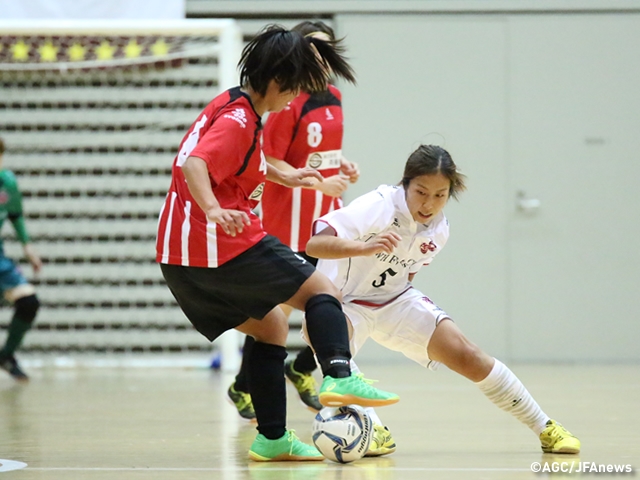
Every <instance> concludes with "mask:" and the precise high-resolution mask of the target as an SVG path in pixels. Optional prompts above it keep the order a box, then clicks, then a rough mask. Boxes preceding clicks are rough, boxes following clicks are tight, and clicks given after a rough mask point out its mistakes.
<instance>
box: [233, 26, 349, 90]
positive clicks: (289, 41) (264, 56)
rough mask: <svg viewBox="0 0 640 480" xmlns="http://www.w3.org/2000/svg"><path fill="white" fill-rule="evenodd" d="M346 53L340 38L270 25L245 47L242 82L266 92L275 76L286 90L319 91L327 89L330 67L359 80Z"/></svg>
mask: <svg viewBox="0 0 640 480" xmlns="http://www.w3.org/2000/svg"><path fill="white" fill-rule="evenodd" d="M314 47H315V48H314ZM316 52H317V53H316ZM343 54H344V47H343V46H342V45H341V44H339V43H338V42H335V41H328V42H327V41H323V40H319V39H317V38H313V37H307V38H305V37H304V36H303V35H302V34H301V33H300V32H296V31H291V30H287V29H285V28H283V27H281V26H279V25H268V26H267V27H265V28H264V29H263V30H262V31H261V32H260V33H259V34H258V35H257V36H256V37H254V38H253V40H251V41H250V42H249V43H248V44H247V45H246V46H245V47H244V49H243V50H242V56H241V57H240V61H239V62H238V67H239V68H240V84H241V85H242V86H243V87H246V86H250V87H251V88H252V89H253V90H254V91H256V92H257V93H258V94H260V95H263V96H264V95H265V94H266V92H267V87H268V86H269V82H271V80H275V81H276V82H278V84H279V86H280V91H283V92H284V91H289V90H305V91H307V92H316V91H322V90H325V88H326V84H327V73H326V72H327V71H331V72H333V73H334V74H335V75H338V76H340V77H342V78H344V79H345V80H347V81H349V82H352V83H355V76H354V73H353V69H352V68H351V66H350V65H349V64H348V63H347V60H346V59H345V58H344V56H343Z"/></svg>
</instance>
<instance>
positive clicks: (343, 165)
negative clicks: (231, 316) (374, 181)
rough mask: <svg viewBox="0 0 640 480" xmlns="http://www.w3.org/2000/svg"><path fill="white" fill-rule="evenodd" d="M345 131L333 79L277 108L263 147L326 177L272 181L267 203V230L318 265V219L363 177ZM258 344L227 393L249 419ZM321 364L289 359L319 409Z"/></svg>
mask: <svg viewBox="0 0 640 480" xmlns="http://www.w3.org/2000/svg"><path fill="white" fill-rule="evenodd" d="M292 30H294V31H297V32H300V33H301V34H302V35H305V36H314V37H315V38H319V39H321V40H329V41H332V40H335V34H334V32H333V29H332V28H331V27H329V26H327V25H326V24H325V23H323V22H320V21H316V22H310V21H306V22H302V23H299V24H298V25H296V26H295V27H293V29H292ZM342 136H343V119H342V104H341V94H340V91H339V90H338V89H337V88H336V87H334V86H333V85H330V84H328V83H327V88H326V89H324V90H323V91H318V92H301V93H300V95H298V96H297V97H296V98H295V99H294V100H293V101H292V102H291V103H290V104H289V105H287V106H286V107H285V108H284V109H283V110H281V111H280V112H273V113H271V114H270V115H269V118H268V119H267V122H266V124H265V128H264V141H263V150H264V153H265V155H266V158H267V162H268V163H269V164H271V165H273V166H275V167H277V168H278V169H279V170H282V171H294V170H295V169H298V168H304V167H311V168H313V169H315V170H316V171H318V172H319V173H320V174H322V176H323V177H324V181H322V182H317V181H316V182H314V185H313V186H311V187H307V188H302V187H296V188H288V187H286V186H283V185H279V184H277V183H273V182H266V183H265V188H264V193H263V196H262V203H261V210H262V222H263V225H264V229H265V231H266V232H268V233H269V234H271V235H274V236H275V237H277V238H278V239H279V240H280V241H281V242H282V243H284V244H285V245H287V246H289V247H290V248H291V249H292V250H293V251H294V252H296V253H298V254H299V255H301V256H302V257H304V258H305V259H306V260H307V261H308V262H309V263H311V264H313V265H315V264H316V262H317V259H315V258H311V257H307V256H306V253H305V246H306V244H307V241H308V240H309V238H310V236H311V227H312V225H313V222H314V221H315V220H316V219H317V218H318V217H320V216H321V215H324V214H326V213H329V212H331V211H333V210H335V209H337V208H340V207H341V206H342V200H341V198H340V195H341V194H342V193H343V192H344V191H345V189H346V188H347V185H348V181H351V182H352V183H354V182H355V181H357V179H358V176H359V172H358V168H357V166H356V165H355V164H352V163H351V162H348V161H347V160H346V159H345V158H344V157H343V156H342ZM281 308H282V309H283V311H284V312H285V315H287V317H288V316H289V314H290V313H291V310H292V309H291V307H289V306H288V305H281ZM252 346H253V339H252V338H251V337H247V338H246V339H245V342H244V347H243V362H242V364H241V367H240V371H239V372H238V375H237V376H236V378H235V380H234V383H233V384H232V385H231V386H230V387H229V390H228V392H227V393H228V396H229V398H230V399H231V401H232V402H233V404H234V405H235V406H236V408H237V409H238V413H239V414H240V416H242V417H243V418H245V419H248V420H253V419H254V418H255V412H254V408H253V404H252V401H251V396H250V395H249V384H248V372H247V362H245V361H244V357H247V356H248V355H249V354H250V352H251V348H252ZM315 369H316V361H315V357H314V355H313V351H312V350H311V348H305V349H303V350H302V351H301V352H300V353H299V354H298V356H297V357H296V359H295V361H289V362H287V363H286V364H285V373H286V375H287V378H289V380H291V382H292V383H293V385H294V386H295V387H296V389H297V391H298V393H299V395H300V399H301V400H302V402H303V403H304V404H305V405H307V406H308V407H309V408H310V409H311V410H315V411H318V410H320V409H321V408H322V405H321V404H320V402H319V401H318V394H317V391H316V385H315V380H314V378H313V376H312V374H311V372H313V371H314V370H315Z"/></svg>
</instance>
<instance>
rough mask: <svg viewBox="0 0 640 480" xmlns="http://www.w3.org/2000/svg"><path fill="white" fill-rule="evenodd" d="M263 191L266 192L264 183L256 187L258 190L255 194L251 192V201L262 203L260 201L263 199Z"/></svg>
mask: <svg viewBox="0 0 640 480" xmlns="http://www.w3.org/2000/svg"><path fill="white" fill-rule="evenodd" d="M263 191H264V183H261V184H260V185H258V186H257V187H256V189H255V190H254V191H253V192H251V195H249V200H255V201H260V199H261V198H262V192H263Z"/></svg>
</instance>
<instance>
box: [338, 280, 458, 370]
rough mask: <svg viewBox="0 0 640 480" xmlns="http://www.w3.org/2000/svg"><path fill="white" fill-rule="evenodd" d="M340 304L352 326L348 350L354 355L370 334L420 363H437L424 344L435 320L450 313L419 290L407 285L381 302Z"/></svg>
mask: <svg viewBox="0 0 640 480" xmlns="http://www.w3.org/2000/svg"><path fill="white" fill-rule="evenodd" d="M342 307H343V309H344V313H345V315H346V316H347V317H348V318H349V320H350V321H351V325H352V326H353V336H352V338H351V354H352V355H353V356H354V357H355V356H356V354H357V353H358V350H360V348H362V346H363V345H364V343H365V342H366V341H367V339H368V338H369V337H371V338H372V339H373V340H375V341H376V342H377V343H379V344H380V345H382V346H384V347H386V348H388V349H389V350H394V351H396V352H401V353H402V354H404V355H405V356H406V357H407V358H410V359H411V360H413V361H415V362H418V363H419V364H420V365H422V366H423V367H427V368H430V369H431V370H435V369H436V368H437V366H438V365H439V364H438V362H433V361H432V360H431V359H430V358H429V356H428V355H427V346H428V345H429V341H430V340H431V335H433V332H434V331H435V329H436V327H437V326H438V324H439V323H440V322H441V321H442V320H444V319H447V318H448V319H450V317H449V315H447V313H446V312H445V311H444V310H442V309H441V308H440V307H438V306H437V305H436V304H435V303H433V302H432V301H431V300H430V299H429V297H427V296H426V295H424V294H423V293H422V292H420V291H419V290H417V289H415V288H410V289H409V290H407V291H406V292H405V293H403V294H402V295H400V296H399V297H397V298H396V299H394V300H393V301H391V302H389V303H387V304H383V305H380V306H373V305H371V304H368V305H362V304H357V303H353V302H349V303H345V304H343V305H342Z"/></svg>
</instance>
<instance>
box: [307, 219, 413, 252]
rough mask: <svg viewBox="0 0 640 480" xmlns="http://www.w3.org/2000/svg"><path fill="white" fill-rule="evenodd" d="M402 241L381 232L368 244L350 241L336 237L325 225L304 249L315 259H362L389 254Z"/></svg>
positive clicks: (395, 236)
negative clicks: (377, 254) (379, 254)
mask: <svg viewBox="0 0 640 480" xmlns="http://www.w3.org/2000/svg"><path fill="white" fill-rule="evenodd" d="M401 240H402V238H401V237H400V235H398V234H397V233H395V232H383V233H380V234H378V235H376V236H375V237H373V238H372V239H370V240H369V241H368V242H362V241H360V240H351V239H348V238H340V237H338V236H337V232H336V231H335V229H334V228H333V227H331V226H329V225H327V226H326V227H325V228H324V229H323V230H321V231H320V232H318V233H316V234H315V235H314V236H313V237H311V239H310V240H309V242H307V247H306V249H305V251H306V253H307V255H310V256H312V257H315V258H326V259H339V258H349V257H364V256H370V255H375V254H376V253H391V252H393V250H394V249H395V248H396V247H397V246H398V243H399V242H400V241H401Z"/></svg>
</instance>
